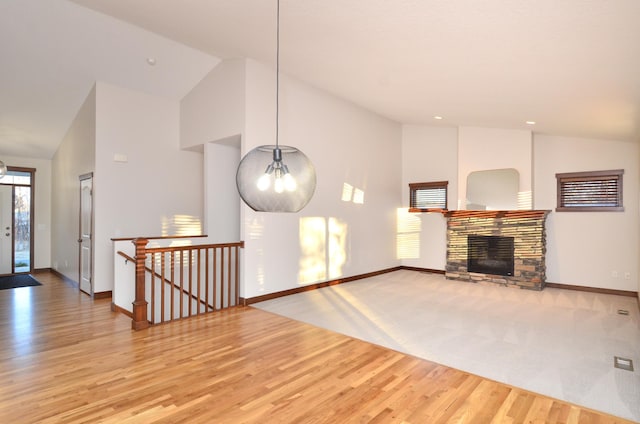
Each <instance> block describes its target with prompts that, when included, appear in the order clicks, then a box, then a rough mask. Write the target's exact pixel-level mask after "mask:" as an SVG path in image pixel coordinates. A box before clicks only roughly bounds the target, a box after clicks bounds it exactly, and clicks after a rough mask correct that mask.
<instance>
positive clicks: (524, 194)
mask: <svg viewBox="0 0 640 424" xmlns="http://www.w3.org/2000/svg"><path fill="white" fill-rule="evenodd" d="M532 207H533V194H532V192H531V190H529V191H519V192H518V209H520V210H528V209H531V208H532Z"/></svg>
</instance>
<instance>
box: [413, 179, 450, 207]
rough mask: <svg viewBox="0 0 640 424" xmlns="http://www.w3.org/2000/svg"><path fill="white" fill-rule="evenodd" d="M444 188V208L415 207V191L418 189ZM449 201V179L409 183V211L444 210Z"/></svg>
mask: <svg viewBox="0 0 640 424" xmlns="http://www.w3.org/2000/svg"><path fill="white" fill-rule="evenodd" d="M442 189H444V208H416V207H415V201H416V192H417V191H418V190H442ZM448 201H449V181H430V182H425V183H409V212H445V211H447V210H449V209H448V208H447V202H448Z"/></svg>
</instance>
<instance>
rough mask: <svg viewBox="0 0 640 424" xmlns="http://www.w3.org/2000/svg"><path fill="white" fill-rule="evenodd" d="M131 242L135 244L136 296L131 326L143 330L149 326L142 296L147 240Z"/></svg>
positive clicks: (141, 239)
mask: <svg viewBox="0 0 640 424" xmlns="http://www.w3.org/2000/svg"><path fill="white" fill-rule="evenodd" d="M132 242H133V244H135V246H136V256H135V258H134V259H135V260H136V298H135V300H134V301H133V321H131V328H133V329H134V330H143V329H145V328H147V327H149V321H148V320H147V304H148V302H147V301H146V300H145V296H144V271H145V270H144V268H145V261H146V259H147V254H146V247H147V243H148V242H149V240H147V239H144V238H137V239H134V240H133V241H132Z"/></svg>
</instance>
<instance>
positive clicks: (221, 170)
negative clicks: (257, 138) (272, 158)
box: [204, 136, 241, 243]
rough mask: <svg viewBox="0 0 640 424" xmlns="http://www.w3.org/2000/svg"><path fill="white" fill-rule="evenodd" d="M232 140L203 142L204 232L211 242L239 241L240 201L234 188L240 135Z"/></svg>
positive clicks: (238, 160) (238, 161)
mask: <svg viewBox="0 0 640 424" xmlns="http://www.w3.org/2000/svg"><path fill="white" fill-rule="evenodd" d="M233 140H235V142H231V141H230V143H231V144H219V143H207V144H205V145H204V187H205V205H204V217H205V218H204V228H205V231H204V232H205V233H206V234H207V235H208V236H209V238H208V242H210V243H229V242H234V241H240V202H241V200H240V195H238V189H237V188H236V169H237V168H238V164H239V163H240V137H239V136H238V137H237V138H234V139H233Z"/></svg>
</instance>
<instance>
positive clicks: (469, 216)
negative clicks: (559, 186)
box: [443, 210, 551, 290]
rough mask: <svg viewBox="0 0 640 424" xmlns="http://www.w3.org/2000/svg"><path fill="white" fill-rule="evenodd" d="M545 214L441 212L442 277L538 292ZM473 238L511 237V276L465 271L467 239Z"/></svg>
mask: <svg viewBox="0 0 640 424" xmlns="http://www.w3.org/2000/svg"><path fill="white" fill-rule="evenodd" d="M549 212H551V211H549V210H509V211H472V210H457V211H446V212H443V214H444V216H445V217H446V218H447V264H446V268H445V276H446V278H448V279H453V280H461V281H469V282H489V283H495V284H501V285H504V286H512V287H520V288H526V289H532V290H542V289H543V288H544V284H545V278H546V276H545V274H546V265H545V253H546V231H545V221H546V217H547V215H548V214H549ZM474 235H479V236H503V237H513V238H514V272H513V276H502V275H492V274H482V273H475V272H469V271H468V270H467V253H468V251H467V238H468V236H474Z"/></svg>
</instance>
